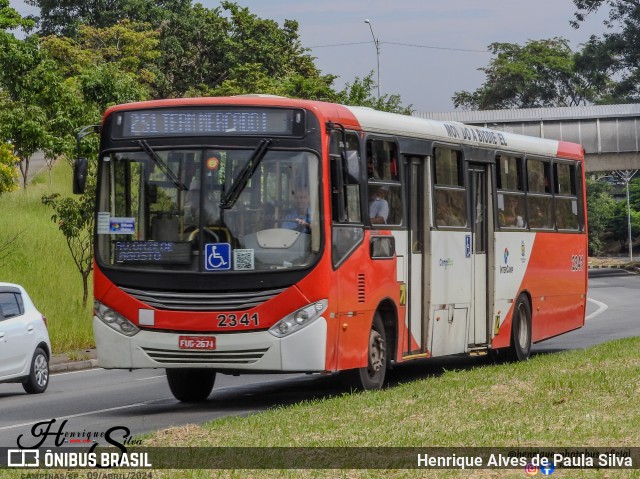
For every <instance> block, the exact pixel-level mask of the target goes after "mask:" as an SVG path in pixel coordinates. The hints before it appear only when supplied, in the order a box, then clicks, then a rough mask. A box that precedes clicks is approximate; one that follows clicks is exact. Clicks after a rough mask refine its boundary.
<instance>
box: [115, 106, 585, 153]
mask: <svg viewBox="0 0 640 479" xmlns="http://www.w3.org/2000/svg"><path fill="white" fill-rule="evenodd" d="M212 105H240V106H282V107H297V108H306V109H308V110H311V111H314V112H315V113H316V114H318V115H319V116H321V117H322V119H324V120H331V121H333V122H336V123H340V124H342V125H343V126H345V127H346V128H353V129H358V130H364V131H367V132H372V133H380V134H386V135H394V136H410V137H415V138H423V139H430V140H435V141H442V142H447V143H452V142H454V143H458V144H459V143H461V144H466V145H470V146H478V147H485V148H486V147H495V148H496V149H497V150H502V151H508V152H514V153H528V154H533V155H540V156H557V157H561V158H570V159H574V160H582V159H583V158H584V150H583V148H582V146H581V145H579V144H576V143H569V142H562V141H557V140H550V139H544V138H536V137H530V136H524V135H518V134H515V133H509V132H506V131H500V130H492V129H489V128H481V127H476V126H470V125H466V124H463V123H458V122H453V121H437V120H429V119H425V118H418V117H413V116H408V115H401V114H397V113H389V112H383V111H378V110H374V109H373V108H368V107H357V106H345V105H339V104H335V103H327V102H322V101H314V100H297V99H291V98H285V97H280V96H275V95H239V96H232V97H198V98H175V99H166V100H151V101H143V102H135V103H125V104H121V105H116V106H113V107H111V108H109V109H108V110H107V111H106V112H105V114H104V118H106V117H107V116H108V115H110V114H112V113H114V112H117V111H122V110H132V109H151V108H167V107H189V106H212Z"/></svg>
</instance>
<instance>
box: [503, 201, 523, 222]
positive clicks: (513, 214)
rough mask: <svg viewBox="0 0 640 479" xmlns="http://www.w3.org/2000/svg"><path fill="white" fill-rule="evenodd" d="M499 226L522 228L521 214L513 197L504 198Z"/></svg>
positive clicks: (518, 205)
mask: <svg viewBox="0 0 640 479" xmlns="http://www.w3.org/2000/svg"><path fill="white" fill-rule="evenodd" d="M500 226H512V227H515V228H524V219H523V214H522V211H520V204H519V202H518V198H516V197H515V196H505V205H504V211H501V212H500Z"/></svg>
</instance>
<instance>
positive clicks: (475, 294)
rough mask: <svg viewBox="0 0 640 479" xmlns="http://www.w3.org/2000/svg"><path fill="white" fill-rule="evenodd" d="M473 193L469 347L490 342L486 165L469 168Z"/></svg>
mask: <svg viewBox="0 0 640 479" xmlns="http://www.w3.org/2000/svg"><path fill="white" fill-rule="evenodd" d="M468 171H469V186H470V194H471V203H470V206H471V261H472V263H471V269H472V274H471V281H472V286H471V294H472V298H471V316H470V317H471V320H470V322H469V337H468V344H469V348H470V349H473V347H474V346H482V345H486V344H487V342H488V322H487V319H488V318H487V297H488V278H487V274H488V270H487V264H488V263H487V251H488V247H487V246H488V240H489V238H488V235H489V217H488V212H489V208H488V205H487V203H488V198H489V196H488V191H489V184H488V181H489V175H488V172H487V166H486V165H483V164H473V163H472V164H470V165H469V170H468Z"/></svg>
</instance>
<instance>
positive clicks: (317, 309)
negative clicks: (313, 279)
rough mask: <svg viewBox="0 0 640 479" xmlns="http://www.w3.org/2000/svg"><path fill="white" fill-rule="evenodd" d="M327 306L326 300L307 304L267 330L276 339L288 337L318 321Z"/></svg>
mask: <svg viewBox="0 0 640 479" xmlns="http://www.w3.org/2000/svg"><path fill="white" fill-rule="evenodd" d="M327 305H328V301H327V300H326V299H321V300H320V301H316V302H315V303H311V304H308V305H307V306H305V307H304V308H300V309H299V310H297V311H294V312H293V313H291V314H289V315H287V316H285V317H284V318H282V319H281V320H280V321H278V322H277V323H276V324H274V325H273V326H271V328H269V332H270V333H271V334H273V335H274V336H276V337H278V338H284V337H285V336H289V335H290V334H292V333H294V332H296V331H299V330H300V329H302V328H304V327H305V326H308V325H309V324H311V323H312V322H314V321H315V320H316V319H318V318H319V317H320V315H321V314H322V313H324V311H325V310H326V309H327Z"/></svg>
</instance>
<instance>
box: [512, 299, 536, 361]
mask: <svg viewBox="0 0 640 479" xmlns="http://www.w3.org/2000/svg"><path fill="white" fill-rule="evenodd" d="M530 353H531V306H529V301H528V300H527V298H526V296H524V295H520V296H519V297H518V301H517V303H516V306H515V309H514V310H513V320H512V322H511V346H510V347H509V358H510V359H511V360H512V361H524V360H525V359H527V358H528V357H529V354H530Z"/></svg>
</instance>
